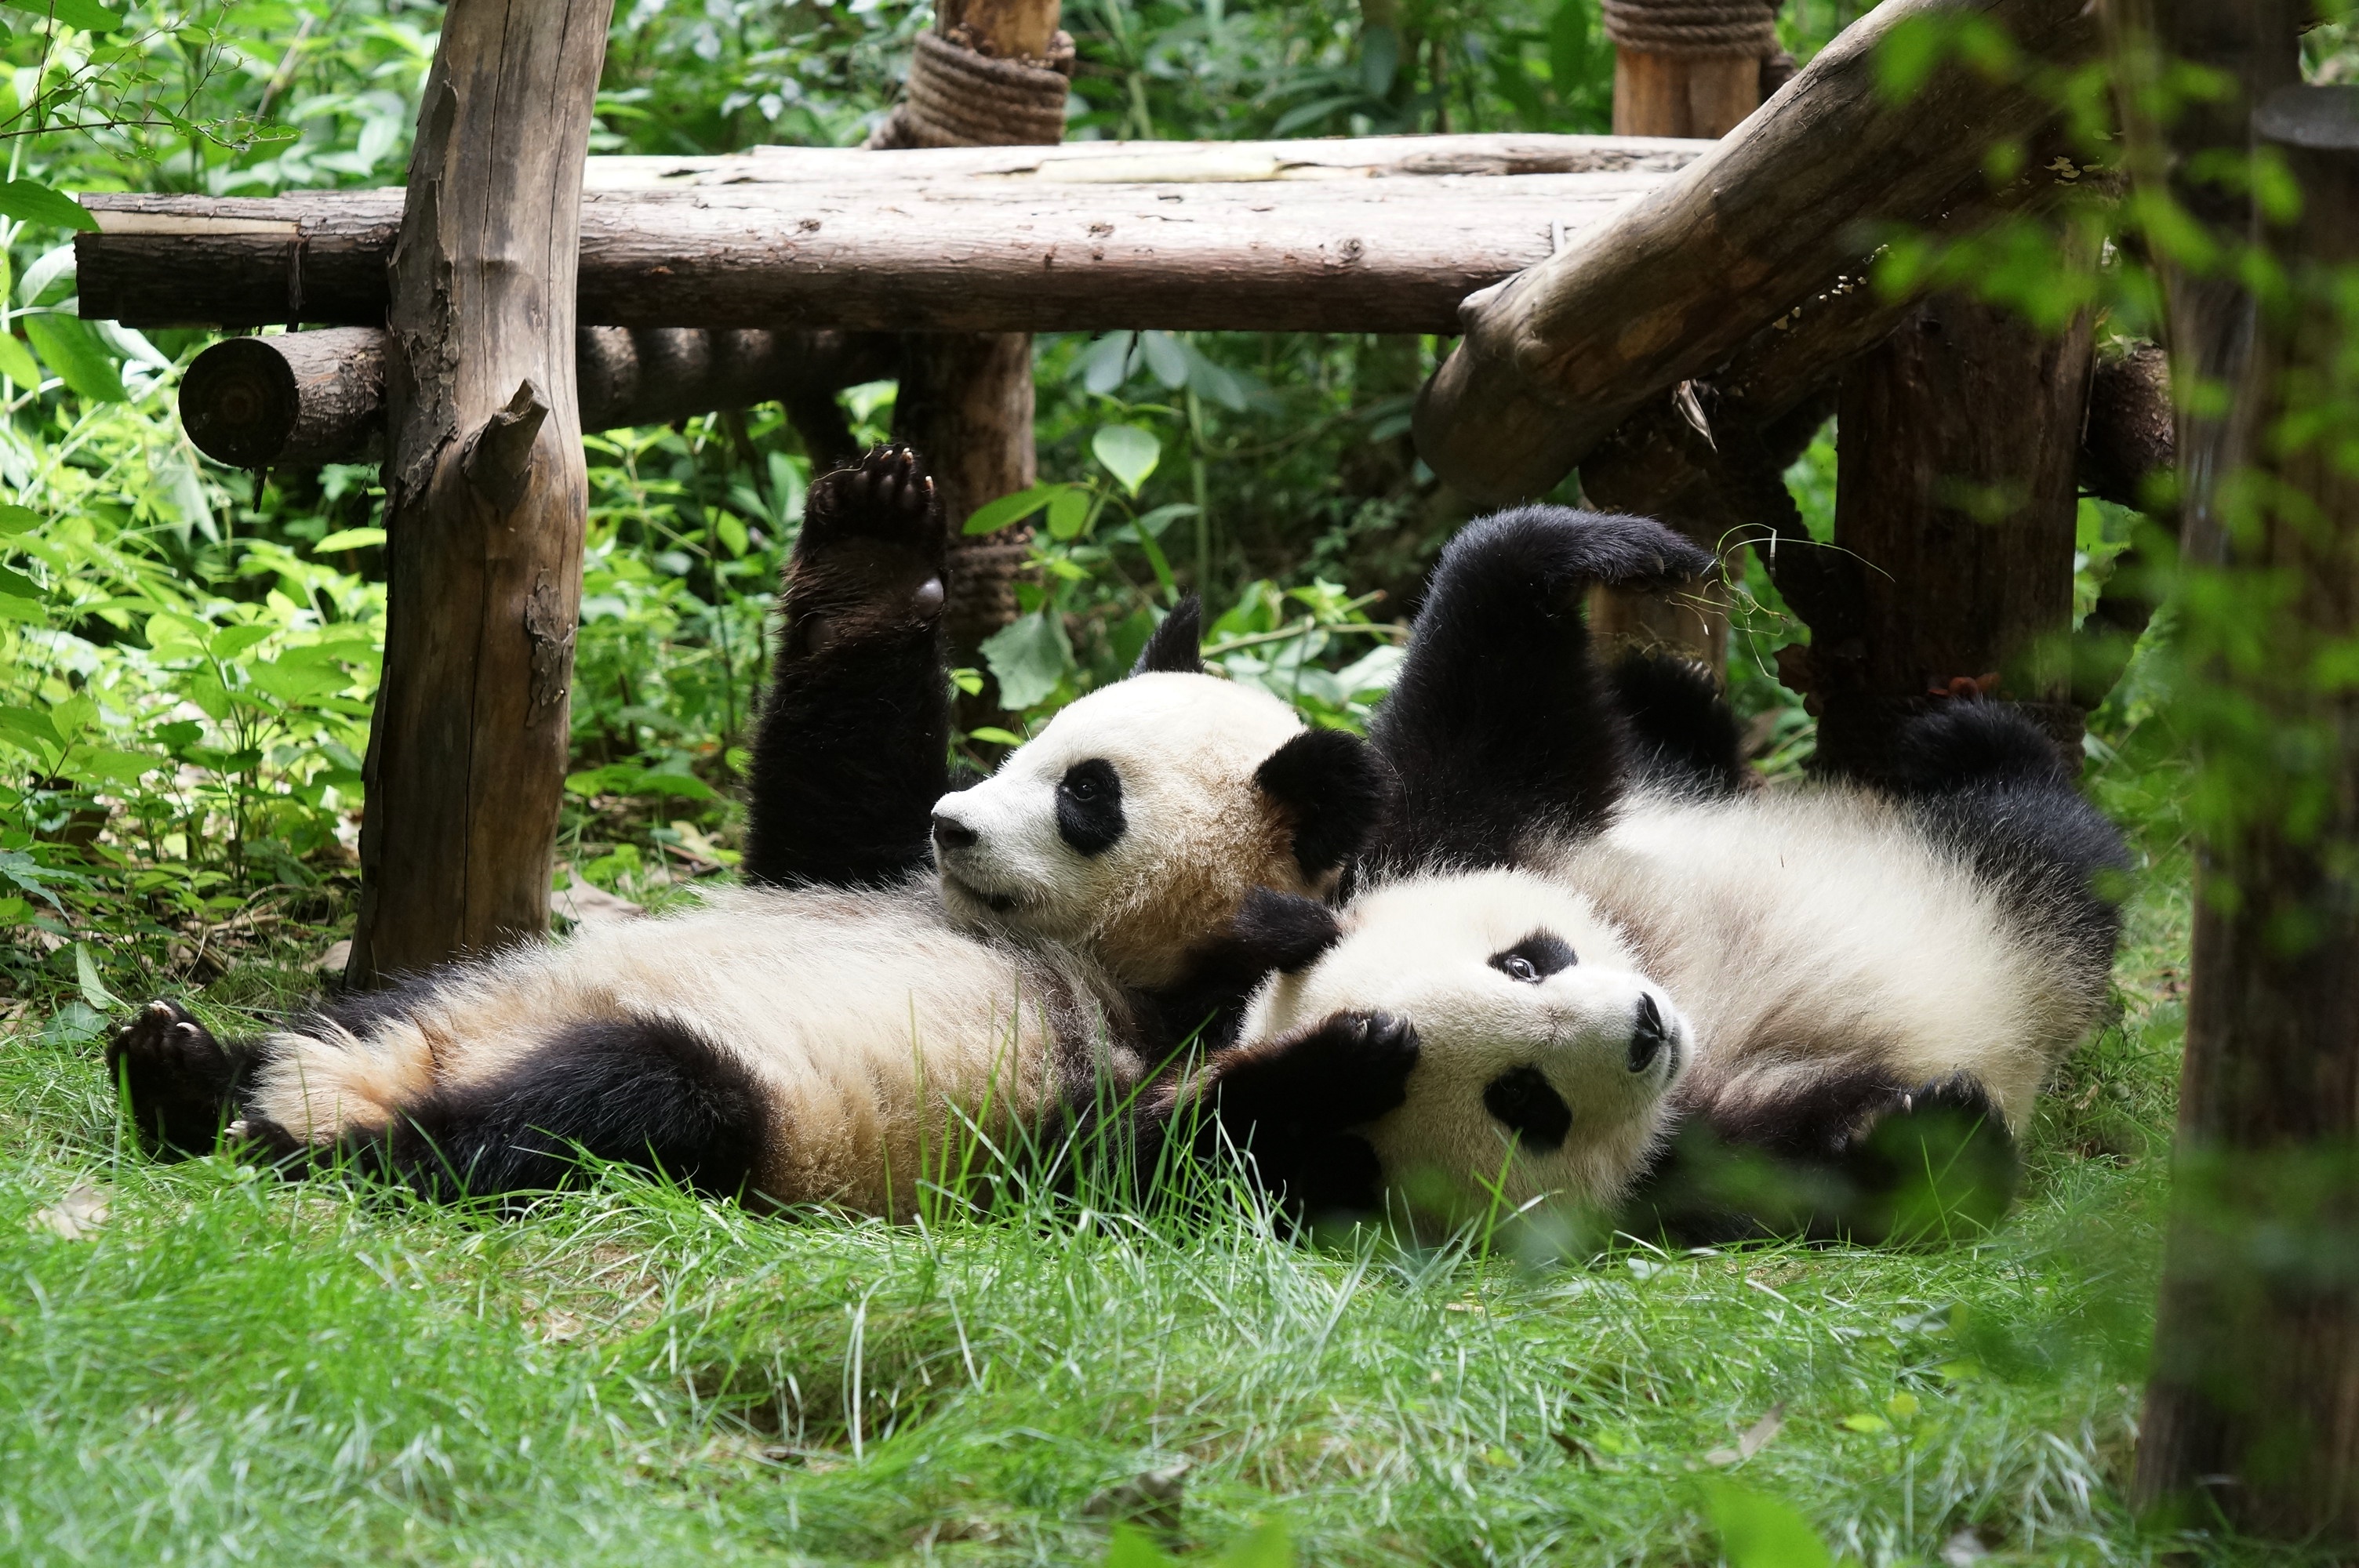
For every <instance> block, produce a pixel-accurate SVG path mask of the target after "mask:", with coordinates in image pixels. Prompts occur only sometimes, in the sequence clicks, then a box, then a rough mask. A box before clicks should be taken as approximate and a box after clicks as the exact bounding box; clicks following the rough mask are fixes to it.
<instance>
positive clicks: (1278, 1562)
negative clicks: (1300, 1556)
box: [1219, 1520, 1294, 1568]
mask: <svg viewBox="0 0 2359 1568" xmlns="http://www.w3.org/2000/svg"><path fill="white" fill-rule="evenodd" d="M1219 1568H1294V1541H1293V1540H1292V1539H1291V1538H1290V1537H1289V1536H1288V1534H1287V1533H1286V1526H1284V1525H1282V1524H1279V1523H1277V1522H1276V1521H1275V1520H1273V1521H1272V1522H1270V1523H1268V1524H1266V1525H1263V1526H1261V1527H1260V1528H1259V1529H1257V1530H1255V1531H1254V1532H1253V1533H1252V1534H1251V1535H1248V1536H1246V1537H1245V1539H1244V1540H1243V1541H1238V1542H1237V1543H1236V1544H1235V1545H1234V1546H1232V1547H1230V1548H1229V1549H1228V1550H1227V1551H1226V1552H1222V1553H1221V1556H1220V1563H1219Z"/></svg>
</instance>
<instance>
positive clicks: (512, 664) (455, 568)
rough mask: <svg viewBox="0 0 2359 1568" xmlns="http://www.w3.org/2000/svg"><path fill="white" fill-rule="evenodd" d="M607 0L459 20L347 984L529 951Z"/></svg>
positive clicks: (555, 758) (417, 274) (578, 525)
mask: <svg viewBox="0 0 2359 1568" xmlns="http://www.w3.org/2000/svg"><path fill="white" fill-rule="evenodd" d="M611 11H612V4H611V0H453V4H452V5H451V7H450V9H449V11H448V12H447V13H446V14H445V16H444V18H443V24H442V35H441V41H440V46H439V47H438V49H437V50H436V53H435V59H434V66H433V69H432V70H431V72H430V73H429V76H428V78H427V82H426V90H425V93H424V96H423V98H422V99H421V101H420V103H419V114H418V136H417V142H416V150H415V151H414V152H413V153H412V155H411V158H410V171H409V189H408V198H407V202H406V206H405V209H404V212H403V217H402V222H401V225H400V234H399V240H398V243H397V249H396V251H395V253H394V256H393V261H392V269H391V273H392V278H391V281H392V292H393V297H392V301H391V307H390V310H389V320H388V324H389V326H390V329H391V342H390V349H391V351H390V352H389V353H388V354H387V355H386V382H387V386H388V390H389V392H390V401H389V404H388V409H387V412H388V416H389V418H388V429H389V431H390V436H389V445H390V447H391V454H390V457H389V459H388V460H387V461H386V465H385V487H386V643H385V673H384V679H383V682H382V684H381V686H380V687H379V688H378V693H377V700H376V711H375V720H374V725H373V728H372V730H371V733H370V736H369V749H368V758H367V762H366V763H365V764H364V781H365V788H366V792H367V793H366V796H365V800H364V806H363V816H362V821H361V898H360V919H359V925H358V929H357V930H356V931H355V932H354V933H353V952H352V958H351V963H350V967H349V968H348V970H347V972H346V979H347V980H348V981H349V982H350V983H352V984H353V985H356V986H374V985H379V984H383V983H385V982H386V981H388V980H390V979H394V978H395V977H397V976H400V975H403V974H409V973H416V972H418V971H420V970H423V969H425V968H428V967H429V966H431V965H434V964H438V963H440V962H443V961H444V960H446V959H449V958H451V957H458V956H460V955H462V954H471V953H482V952H487V951H491V950H493V949H495V948H498V947H501V946H506V945H508V944H511V943H514V942H517V941H520V940H524V939H527V938H529V937H532V936H536V935H539V934H540V933H541V932H542V931H544V930H545V929H546V928H547V926H548V923H549V872H550V866H551V861H552V858H553V851H554V848H555V842H556V831H557V816H558V807H559V804H560V800H561V798H562V795H563V786H564V780H565V764H566V758H567V752H568V747H569V742H570V741H571V734H570V728H569V725H568V722H567V702H568V697H569V688H570V685H571V677H572V672H573V634H574V625H575V622H576V621H577V620H578V619H579V606H580V601H581V597H582V524H583V521H584V517H585V514H586V510H587V506H588V501H589V485H588V476H587V474H586V472H585V470H584V466H583V460H582V422H581V416H580V412H579V403H578V399H577V396H576V392H575V384H574V370H573V353H574V337H573V333H574V319H573V301H574V288H575V280H574V263H575V258H576V256H577V255H578V254H579V251H580V244H579V240H578V226H579V214H580V195H581V181H582V158H583V157H584V156H585V154H586V152H587V150H588V146H589V137H590V113H591V105H592V99H593V97H594V95H595V93H596V91H597V85H598V72H599V68H600V66H601V64H602V62H603V58H604V52H605V38H606V28H607V25H608V22H609V19H610V13H611Z"/></svg>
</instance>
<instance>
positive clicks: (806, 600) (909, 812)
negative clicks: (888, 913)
mask: <svg viewBox="0 0 2359 1568" xmlns="http://www.w3.org/2000/svg"><path fill="white" fill-rule="evenodd" d="M949 549H950V540H949V531H948V529H947V527H946V526H945V524H944V522H943V518H942V509H941V503H940V500H939V499H938V498H937V497H936V495H935V494H934V487H933V481H931V480H930V479H929V478H928V477H927V475H926V472H925V470H924V468H923V466H922V465H921V464H920V463H919V460H918V458H917V455H916V454H915V453H913V452H910V451H908V449H897V448H883V449H877V450H875V451H872V452H870V453H869V454H868V455H867V456H865V457H864V458H862V459H861V460H859V461H858V463H856V464H855V465H854V466H853V467H851V468H848V469H841V470H837V471H836V472H833V473H831V474H828V475H826V476H825V477H823V478H821V479H820V480H818V481H815V482H814V483H813V484H812V485H811V487H810V498H809V500H808V501H807V502H806V503H805V505H804V512H803V527H802V535H801V537H800V538H799V539H798V540H797V541H796V544H795V553H794V558H793V560H792V561H790V562H789V563H788V568H787V572H786V580H785V583H784V585H783V591H782V593H781V595H780V601H781V603H782V605H783V606H784V611H785V613H784V617H783V621H784V624H783V627H782V629H781V631H780V633H779V634H778V640H777V654H776V656H775V657H774V658H773V660H772V662H771V670H770V689H769V694H768V697H767V698H766V700H765V702H764V704H763V708H762V718H761V723H760V728H759V730H758V731H757V733H756V737H755V741H754V756H753V764H752V768H751V776H750V778H749V780H748V782H747V791H746V806H747V815H746V823H745V865H744V870H745V880H746V881H749V882H752V883H756V884H769V885H776V886H799V885H805V884H817V885H820V886H830V887H848V886H859V885H864V884H874V883H880V882H886V881H896V880H897V879H899V878H901V877H903V876H906V875H908V873H909V872H911V871H921V870H923V869H925V868H926V867H928V866H929V865H930V864H932V857H933V849H932V843H931V827H932V816H933V806H934V802H935V801H937V800H939V799H940V798H941V795H943V793H944V791H945V790H946V789H947V788H948V785H949V778H948V773H949V762H948V759H949V753H950V711H951V709H950V687H949V683H948V680H947V678H946V676H945V671H946V669H947V646H948V645H947V643H946V642H945V633H944V630H943V621H942V610H943V604H944V600H945V585H946V584H947V582H948V581H949V578H948V576H947V573H948V571H949Z"/></svg>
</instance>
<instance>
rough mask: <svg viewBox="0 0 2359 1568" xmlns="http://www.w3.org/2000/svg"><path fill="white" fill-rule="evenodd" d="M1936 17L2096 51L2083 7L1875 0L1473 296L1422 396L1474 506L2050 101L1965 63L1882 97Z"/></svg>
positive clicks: (2032, 43)
mask: <svg viewBox="0 0 2359 1568" xmlns="http://www.w3.org/2000/svg"><path fill="white" fill-rule="evenodd" d="M1937 12H1938V13H1940V14H1943V15H1954V14H1956V13H1960V12H1965V13H1970V14H1973V15H1976V16H1981V17H1984V18H1985V19H1987V20H1989V21H1991V22H1993V23H1995V24H1996V25H1998V26H1999V27H2004V28H2005V29H2006V31H2007V32H2008V33H2009V34H2010V35H2011V36H2012V37H2013V38H2014V39H2015V41H2016V43H2017V45H2018V46H2019V47H2020V48H2021V49H2023V50H2024V51H2025V52H2026V53H2027V54H2028V55H2030V56H2032V57H2033V58H2036V59H2045V60H2049V61H2058V62H2068V63H2069V62H2071V61H2076V60H2079V59H2084V58H2086V57H2087V56H2089V55H2090V54H2091V53H2093V51H2094V49H2095V48H2096V44H2097V24H2096V20H2095V18H2094V16H2093V15H2092V14H2091V12H2090V9H2089V7H2088V6H2087V5H2086V4H2085V0H1886V3H1885V4H1884V5H1878V6H1877V7H1876V8H1875V10H1873V11H1871V12H1869V13H1868V14H1867V16H1865V17H1864V18H1863V19H1862V20H1860V21H1859V22H1857V23H1854V25H1853V26H1852V27H1850V28H1849V29H1847V30H1846V31H1845V32H1844V33H1843V35H1842V36H1841V37H1840V38H1837V39H1836V40H1835V41H1834V42H1833V43H1832V44H1831V45H1829V46H1828V47H1827V48H1826V49H1824V50H1822V51H1821V53H1820V54H1819V56H1818V57H1817V58H1816V59H1813V60H1812V61H1811V62H1810V65H1809V67H1808V68H1807V69H1805V70H1803V72H1802V73H1801V75H1800V76H1799V77H1797V78H1796V79H1795V80H1794V81H1792V82H1791V83H1789V84H1788V86H1787V87H1786V88H1785V90H1784V91H1783V92H1780V93H1779V94H1778V95H1777V97H1776V98H1775V99H1773V100H1772V101H1771V102H1770V103H1767V104H1765V105H1763V107H1762V109H1761V112H1760V113H1759V114H1756V115H1755V116H1754V117H1753V118H1752V119H1751V120H1749V121H1747V122H1746V123H1745V125H1744V126H1742V127H1741V128H1740V129H1739V131H1738V132H1737V133H1736V134H1734V135H1730V136H1729V137H1727V138H1726V139H1725V140H1723V141H1722V142H1721V143H1720V144H1718V146H1716V147H1715V148H1714V149H1713V150H1712V152H1710V153H1708V154H1706V155H1705V156H1704V157H1701V158H1700V159H1698V160H1697V161H1696V162H1694V163H1692V164H1690V165H1689V166H1688V167H1687V168H1684V169H1682V170H1681V171H1680V173H1679V174H1677V175H1675V176H1673V177H1672V178H1671V179H1670V180H1669V181H1668V182H1667V183H1666V184H1665V185H1664V186H1663V187H1662V188H1661V189H1658V190H1657V191H1656V192H1654V193H1653V194H1652V195H1650V196H1648V197H1646V198H1645V199H1643V200H1639V201H1637V202H1635V203H1633V204H1632V205H1630V206H1629V207H1627V208H1625V210H1624V211H1621V212H1620V213H1618V214H1616V215H1615V216H1614V218H1613V219H1612V220H1611V221H1610V222H1605V223H1603V224H1600V225H1598V226H1596V227H1595V228H1593V229H1592V230H1590V231H1589V232H1586V233H1583V234H1582V235H1581V236H1580V237H1579V239H1578V240H1577V241H1576V242H1575V243H1572V244H1571V245H1570V246H1569V247H1568V248H1567V249H1566V251H1565V252H1564V254H1561V255H1559V256H1557V257H1555V258H1554V259H1552V260H1550V261H1548V262H1546V263H1543V264H1542V265H1538V266H1537V267H1534V268H1533V269H1532V270H1531V271H1529V272H1527V273H1524V274H1522V275H1520V276H1517V277H1516V278H1514V279H1512V280H1510V281H1509V282H1507V283H1506V284H1505V285H1503V286H1501V287H1498V288H1495V289H1489V290H1484V291H1483V292H1480V293H1478V294H1476V295H1474V296H1473V297H1470V298H1469V299H1468V300H1467V301H1466V305H1465V307H1464V309H1463V310H1462V322H1463V327H1464V330H1465V332H1466V339H1465V341H1463V342H1462V343H1461V344H1459V346H1458V347H1457V349H1456V350H1455V351H1452V353H1451V356H1450V358H1449V359H1448V360H1447V361H1445V362H1443V364H1442V366H1441V368H1440V370H1439V371H1438V372H1436V373H1435V374H1434V377H1433V379H1432V380H1431V381H1430V382H1429V383H1428V384H1427V386H1426V389H1425V392H1424V394H1423V395H1421V396H1420V398H1419V406H1418V416H1417V432H1418V448H1419V452H1420V453H1421V454H1422V455H1423V456H1424V458H1425V460H1426V461H1427V462H1429V463H1430V464H1431V465H1432V466H1433V468H1434V470H1435V471H1436V472H1438V473H1440V475H1441V476H1442V477H1443V478H1444V479H1446V480H1448V481H1451V483H1452V484H1454V485H1457V486H1459V487H1461V488H1462V489H1464V490H1465V491H1466V492H1468V493H1470V494H1472V495H1474V496H1476V497H1477V498H1479V499H1483V500H1486V501H1505V500H1510V499H1514V498H1517V497H1520V496H1527V495H1533V494H1537V493H1539V492H1542V491H1544V490H1546V489H1547V488H1548V487H1549V486H1550V485H1552V484H1554V483H1555V482H1556V481H1558V480H1559V479H1560V478H1562V477H1563V476H1564V474H1565V472H1566V471H1567V470H1570V469H1571V467H1573V466H1574V465H1575V464H1576V463H1578V462H1579V461H1580V460H1582V457H1583V456H1585V455H1586V454H1587V453H1588V452H1589V450H1590V449H1592V448H1593V447H1594V446H1595V445H1596V444H1597V443H1598V441H1600V440H1601V439H1602V438H1603V437H1604V436H1605V434H1606V433H1607V432H1609V431H1611V430H1612V429H1613V428H1614V427H1615V426H1616V425H1618V424H1619V423H1621V421H1622V419H1623V418H1624V417H1625V416H1627V415H1628V414H1629V413H1630V412H1631V411H1632V410H1633V409H1634V408H1636V406H1638V405H1639V404H1640V403H1642V402H1644V401H1645V400H1646V399H1647V398H1648V397H1650V396H1653V395H1656V394H1658V393H1660V392H1662V391H1663V390H1665V389H1666V388H1668V387H1670V386H1672V385H1674V384H1677V383H1679V382H1680V381H1682V380H1685V379H1688V378H1690V377H1692V376H1696V375H1699V374H1702V373H1705V372H1707V371H1709V370H1710V369H1711V367H1712V366H1713V365H1716V364H1718V363H1719V362H1721V361H1723V360H1724V359H1725V358H1726V357H1727V356H1728V354H1729V352H1730V351H1732V350H1733V349H1734V348H1735V347H1736V346H1737V345H1738V344H1739V343H1741V342H1743V341H1745V339H1746V338H1747V337H1749V336H1751V335H1752V334H1753V333H1755V332H1756V331H1758V330H1761V329H1762V328H1764V327H1766V326H1767V325H1768V324H1769V323H1770V322H1771V321H1773V320H1775V319H1777V318H1778V317H1779V316H1781V315H1783V314H1784V313H1785V312H1786V311H1787V310H1788V308H1791V307H1792V306H1793V305H1794V303H1795V302H1796V301H1798V300H1799V299H1801V298H1803V297H1806V296H1807V295H1809V294H1810V292H1811V291H1812V290H1813V289H1815V288H1818V287H1822V285H1823V283H1824V280H1825V279H1827V278H1830V277H1832V276H1835V275H1836V274H1837V273H1839V272H1841V271H1842V270H1843V268H1844V267H1845V265H1847V264H1848V263H1850V262H1852V261H1853V260H1854V258H1855V257H1856V256H1857V254H1858V253H1859V249H1860V244H1861V230H1862V227H1863V226H1864V225H1873V224H1876V223H1881V222H1907V223H1924V222H1930V221H1933V220H1935V219H1938V218H1939V217H1940V215H1941V213H1942V211H1943V205H1944V203H1945V202H1947V201H1950V200H1953V199H1954V194H1955V193H1956V192H1957V191H1958V190H1959V189H1960V188H1961V186H1962V183H1963V182H1964V181H1965V180H1966V179H1967V178H1968V177H1969V176H1971V175H1972V174H1973V172H1974V171H1975V170H1977V169H1978V168H1981V167H1982V164H1983V160H1984V157H1985V156H1986V154H1987V152H1988V149H1989V148H1990V146H1992V145H1993V144H1994V143H1995V142H1997V141H2000V140H2002V139H2005V138H2009V137H2016V136H2020V135H2023V133H2024V132H2026V131H2027V130H2029V129H2032V128H2035V127H2037V126H2038V125H2040V124H2042V123H2043V122H2044V121H2045V120H2046V119H2047V118H2048V116H2049V113H2050V111H2051V106H2050V105H2049V104H2048V103H2045V102H2043V101H2042V100H2041V99H2040V98H2039V97H2038V95H2037V94H2036V93H2035V92H2032V91H2031V90H2030V89H2029V88H2027V87H2025V86H2022V85H2018V84H2015V83H2011V82H2003V81H1995V80H1994V79H1993V78H1991V77H1990V76H1988V75H1985V74H1984V72H1982V71H1980V70H1974V69H1972V68H1970V67H1968V66H1965V65H1963V64H1959V63H1952V64H1949V65H1945V66H1943V67H1941V68H1940V69H1938V70H1936V71H1935V72H1934V73H1933V75H1932V76H1931V77H1930V79H1929V80H1928V81H1926V82H1925V83H1924V84H1923V85H1922V86H1920V87H1919V89H1918V90H1917V91H1916V92H1914V93H1912V94H1911V95H1910V96H1909V97H1908V100H1907V101H1906V102H1897V101H1895V100H1894V99H1893V98H1891V97H1890V96H1888V95H1887V94H1886V92H1885V90H1884V88H1883V85H1882V83H1881V82H1880V81H1878V76H1877V73H1878V67H1877V63H1876V58H1875V57H1876V52H1877V46H1878V45H1879V44H1880V43H1881V42H1882V41H1883V40H1884V39H1885V38H1888V37H1889V36H1891V33H1892V31H1893V29H1895V28H1896V27H1901V26H1904V25H1906V24H1907V23H1908V22H1909V21H1910V20H1911V19H1912V18H1915V17H1919V16H1926V15H1929V14H1933V13H1937Z"/></svg>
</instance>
